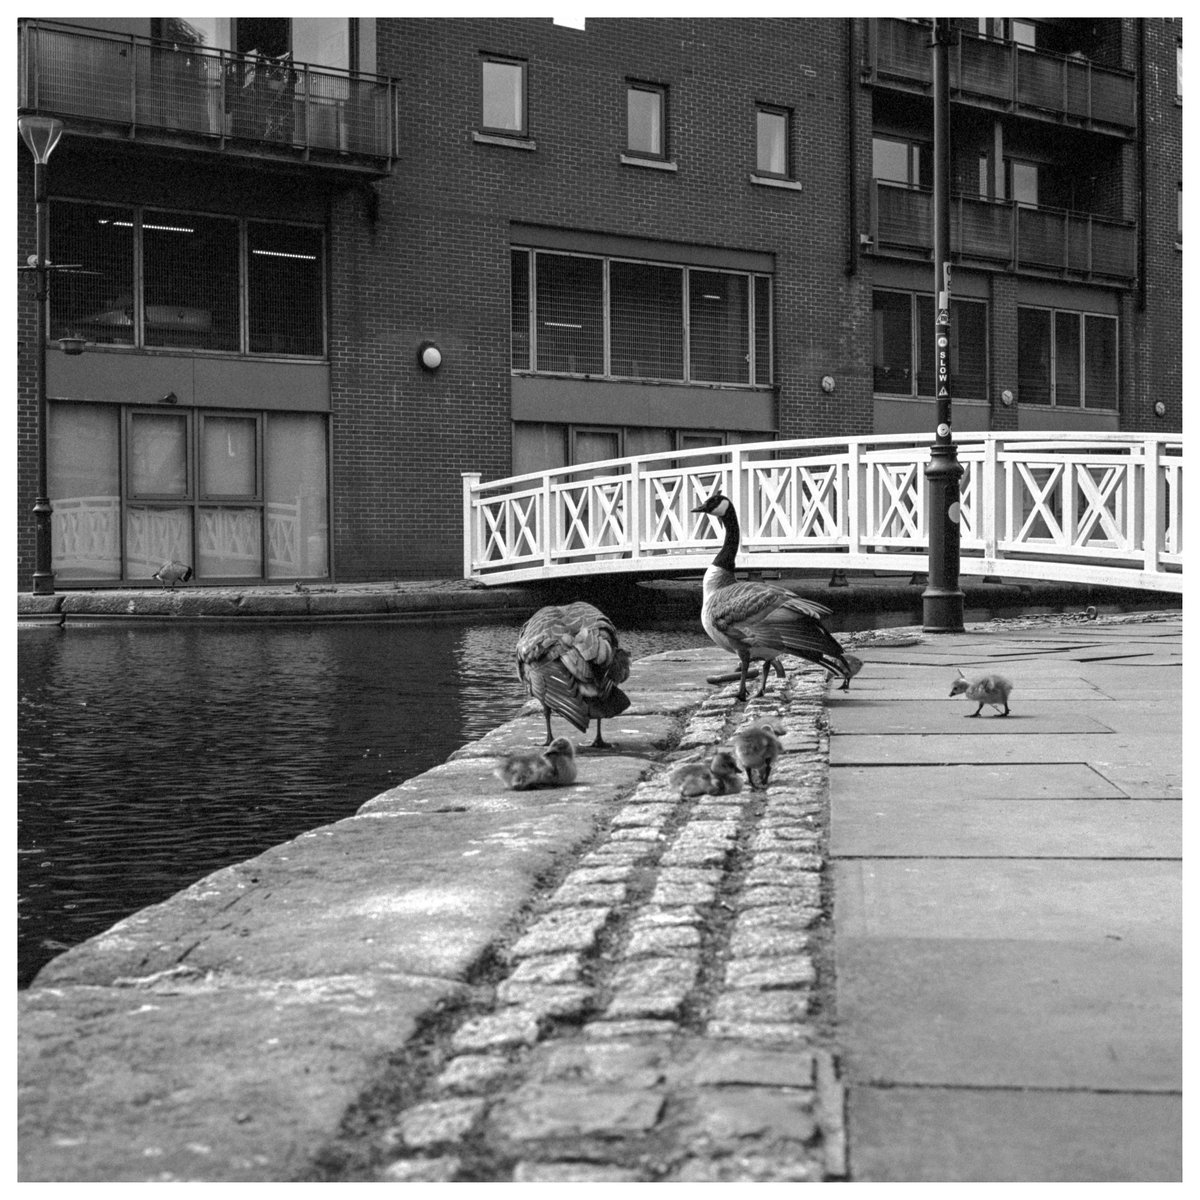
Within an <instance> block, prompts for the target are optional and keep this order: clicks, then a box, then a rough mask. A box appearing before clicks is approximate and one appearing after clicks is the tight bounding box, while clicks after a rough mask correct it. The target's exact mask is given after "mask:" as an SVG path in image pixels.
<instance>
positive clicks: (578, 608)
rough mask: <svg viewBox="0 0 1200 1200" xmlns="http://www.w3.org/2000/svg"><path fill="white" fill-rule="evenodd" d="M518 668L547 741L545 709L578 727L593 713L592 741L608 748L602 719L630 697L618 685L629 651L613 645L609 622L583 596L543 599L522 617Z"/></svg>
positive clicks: (622, 679)
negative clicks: (569, 601) (554, 601)
mask: <svg viewBox="0 0 1200 1200" xmlns="http://www.w3.org/2000/svg"><path fill="white" fill-rule="evenodd" d="M517 674H519V675H520V677H521V678H522V679H523V680H524V681H525V686H526V688H527V689H528V691H529V694H530V695H531V696H532V697H533V698H534V699H535V700H537V701H539V702H540V703H541V706H542V711H543V712H544V713H545V714H546V745H549V744H550V743H551V741H553V737H554V735H553V734H552V733H551V731H550V713H551V712H556V713H558V715H559V716H560V717H564V718H565V719H566V720H568V721H570V722H571V724H572V725H574V726H575V728H576V729H578V730H579V731H580V732H581V733H586V732H587V727H588V721H589V720H590V719H591V718H593V717H594V718H595V720H596V740H595V741H594V742H592V745H593V746H595V747H597V748H598V749H602V750H603V749H607V748H608V746H609V743H608V742H606V741H605V740H604V738H603V737H602V736H601V731H600V722H601V720H602V719H603V718H604V717H615V716H617V714H618V713H623V712H624V711H625V710H626V709H627V708H628V707H629V705H630V703H631V702H630V699H629V697H628V696H627V695H625V693H624V692H623V691H621V689H620V688H619V687H618V686H617V684H619V683H624V682H625V680H626V679H628V678H629V651H627V650H622V649H621V648H620V647H619V646H618V644H617V631H616V628H615V626H614V625H613V623H612V622H611V621H610V620H609V619H608V618H607V617H606V616H605V615H604V614H603V613H602V612H601V611H600V610H599V609H598V608H596V607H594V606H593V605H591V604H588V603H586V602H585V601H582V600H579V601H576V602H575V603H574V604H567V605H563V606H562V607H559V606H558V605H554V604H551V605H548V606H547V607H546V608H541V609H539V610H538V611H537V612H535V613H534V614H533V616H532V617H530V618H529V620H528V621H526V622H525V624H524V626H522V628H521V632H520V633H519V634H518V635H517Z"/></svg>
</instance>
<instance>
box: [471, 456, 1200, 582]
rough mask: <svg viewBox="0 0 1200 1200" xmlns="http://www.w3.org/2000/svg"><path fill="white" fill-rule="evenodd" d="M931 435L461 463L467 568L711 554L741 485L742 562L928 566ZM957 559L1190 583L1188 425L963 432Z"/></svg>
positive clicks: (656, 568)
mask: <svg viewBox="0 0 1200 1200" xmlns="http://www.w3.org/2000/svg"><path fill="white" fill-rule="evenodd" d="M931 441H932V436H913V435H903V434H902V435H892V436H880V437H867V438H833V439H803V440H797V441H786V442H779V441H774V442H758V443H744V444H740V445H732V446H714V447H705V448H703V449H698V450H687V451H670V452H665V453H659V454H646V455H639V456H636V457H632V458H621V459H612V460H608V461H605V462H591V463H587V464H584V465H580V466H574V467H562V468H559V469H557V470H552V471H546V472H544V473H539V474H531V475H520V476H514V477H511V478H508V479H497V480H490V481H488V482H486V483H485V482H482V481H481V478H480V476H479V475H477V474H465V475H464V476H463V570H464V574H465V576H467V577H468V578H475V579H479V580H481V581H483V582H485V583H505V582H515V581H521V580H529V579H541V578H548V577H553V576H556V575H579V574H590V573H611V572H622V571H624V572H643V573H650V574H660V573H665V572H671V571H695V570H698V569H703V568H704V567H705V566H707V565H708V563H709V562H710V561H711V560H712V557H713V554H714V552H715V550H716V549H717V548H718V547H719V545H720V542H721V538H722V536H723V534H722V530H721V527H720V525H719V523H718V522H717V521H716V520H715V519H713V518H711V517H708V516H705V515H702V514H696V513H693V512H692V511H691V510H692V509H693V508H696V507H697V506H698V505H699V504H700V503H701V502H702V501H703V500H705V499H706V498H707V497H708V496H709V495H710V494H711V493H712V492H713V491H714V490H716V489H720V490H721V491H722V492H724V493H725V494H726V495H727V496H729V497H730V499H731V500H732V501H733V502H734V504H735V506H736V508H737V512H738V517H739V520H740V524H741V529H742V544H741V550H740V552H739V555H738V565H739V567H745V568H749V569H764V568H766V569H777V568H792V569H797V568H798V569H805V568H816V569H825V568H830V569H854V570H879V571H924V570H927V569H928V528H929V512H928V499H929V489H928V485H927V482H926V479H925V466H926V464H927V462H928V460H929V446H930V443H931ZM956 444H957V447H958V457H959V461H960V462H961V463H962V465H963V477H962V481H961V484H960V503H961V516H960V526H959V528H960V545H961V551H962V554H961V568H960V569H961V572H962V573H964V574H969V575H1007V576H1010V577H1024V578H1040V579H1061V580H1068V581H1076V582H1085V583H1097V584H1110V585H1116V586H1126V587H1138V588H1152V589H1158V590H1164V591H1174V592H1182V591H1183V438H1182V437H1181V436H1180V435H1158V434H1131V433H1090V432H1089V433H1079V434H1075V433H1071V434H1047V433H1004V434H999V433H991V434H976V435H964V436H963V437H961V438H959V439H958V441H957V443H956Z"/></svg>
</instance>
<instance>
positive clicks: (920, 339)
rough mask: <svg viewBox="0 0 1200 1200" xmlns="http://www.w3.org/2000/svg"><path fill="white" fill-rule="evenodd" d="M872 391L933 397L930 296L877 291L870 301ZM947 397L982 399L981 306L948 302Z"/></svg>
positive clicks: (983, 338) (983, 313)
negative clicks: (872, 309) (872, 315)
mask: <svg viewBox="0 0 1200 1200" xmlns="http://www.w3.org/2000/svg"><path fill="white" fill-rule="evenodd" d="M873 307H874V317H875V330H874V345H875V350H874V362H875V378H874V387H875V391H876V392H877V393H880V394H881V395H891V396H909V397H917V396H928V397H932V396H934V395H935V394H936V388H935V386H934V383H935V379H936V363H937V355H936V350H935V346H934V340H935V331H934V324H933V319H934V311H933V297H932V296H929V295H918V294H915V293H912V292H887V291H877V292H875V293H874V296H873ZM950 394H951V396H952V397H954V398H956V399H962V400H986V399H987V394H988V391H987V305H986V304H984V303H982V302H981V301H977V300H956V299H953V298H952V299H951V301H950Z"/></svg>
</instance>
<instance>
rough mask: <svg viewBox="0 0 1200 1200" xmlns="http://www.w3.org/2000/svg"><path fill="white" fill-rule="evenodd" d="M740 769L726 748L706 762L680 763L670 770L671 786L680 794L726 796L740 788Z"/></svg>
mask: <svg viewBox="0 0 1200 1200" xmlns="http://www.w3.org/2000/svg"><path fill="white" fill-rule="evenodd" d="M741 775H742V770H741V768H740V767H739V766H738V765H737V762H736V761H735V760H734V757H733V755H732V754H730V753H729V751H728V750H718V751H717V752H716V753H715V754H714V755H713V756H712V758H710V759H709V760H708V762H692V763H682V764H681V765H680V766H678V767H676V768H675V770H674V771H672V772H671V786H672V787H673V788H676V789H677V790H678V792H679V794H680V795H681V796H728V795H731V794H732V793H734V792H740V791H741V790H742V779H741Z"/></svg>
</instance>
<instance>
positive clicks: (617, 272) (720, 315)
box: [510, 248, 773, 387]
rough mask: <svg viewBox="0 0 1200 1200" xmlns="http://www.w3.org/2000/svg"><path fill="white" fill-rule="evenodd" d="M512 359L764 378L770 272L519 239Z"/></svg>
mask: <svg viewBox="0 0 1200 1200" xmlns="http://www.w3.org/2000/svg"><path fill="white" fill-rule="evenodd" d="M511 262H512V279H511V301H510V313H511V319H512V369H513V370H514V371H525V370H530V371H535V372H539V373H548V374H569V375H594V376H601V377H604V378H616V379H645V380H670V381H674V382H684V383H691V382H695V383H714V384H734V385H737V386H741V387H751V386H759V387H766V386H769V385H770V383H771V378H772V376H771V356H772V336H773V333H772V329H773V326H772V311H771V279H770V276H768V275H752V274H750V273H747V272H739V271H715V270H704V269H701V268H699V267H685V266H682V265H680V264H677V263H676V264H672V263H654V262H644V261H634V260H628V259H617V258H601V257H599V256H593V255H582V254H561V253H555V252H551V251H541V250H528V249H523V248H514V249H513V251H512V256H511Z"/></svg>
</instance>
